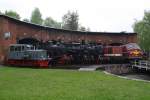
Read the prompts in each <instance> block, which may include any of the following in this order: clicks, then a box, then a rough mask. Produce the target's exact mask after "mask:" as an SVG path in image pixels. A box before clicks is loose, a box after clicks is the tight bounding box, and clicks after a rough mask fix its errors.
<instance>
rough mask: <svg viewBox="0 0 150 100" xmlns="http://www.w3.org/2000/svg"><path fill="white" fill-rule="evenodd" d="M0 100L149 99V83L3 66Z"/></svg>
mask: <svg viewBox="0 0 150 100" xmlns="http://www.w3.org/2000/svg"><path fill="white" fill-rule="evenodd" d="M0 100H150V83H146V82H142V81H133V80H126V79H121V78H118V77H115V76H111V75H106V74H104V73H103V72H101V71H94V72H79V71H75V70H58V69H30V68H11V67H0Z"/></svg>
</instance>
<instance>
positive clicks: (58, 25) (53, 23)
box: [43, 17, 61, 28]
mask: <svg viewBox="0 0 150 100" xmlns="http://www.w3.org/2000/svg"><path fill="white" fill-rule="evenodd" d="M43 24H44V25H45V26H49V27H53V28H61V23H59V22H57V21H55V20H54V19H52V18H51V17H47V18H46V19H45V20H44V23H43Z"/></svg>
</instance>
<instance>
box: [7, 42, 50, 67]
mask: <svg viewBox="0 0 150 100" xmlns="http://www.w3.org/2000/svg"><path fill="white" fill-rule="evenodd" d="M48 62H49V60H48V56H47V52H46V50H40V49H35V48H34V46H32V45H27V44H12V45H10V47H9V52H8V55H7V60H6V64H7V65H11V66H24V67H36V68H48Z"/></svg>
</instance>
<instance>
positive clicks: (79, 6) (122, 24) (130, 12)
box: [0, 0, 150, 32]
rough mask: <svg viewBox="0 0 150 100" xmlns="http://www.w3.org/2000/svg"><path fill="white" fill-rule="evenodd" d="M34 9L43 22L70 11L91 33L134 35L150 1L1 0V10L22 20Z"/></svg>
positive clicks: (148, 7)
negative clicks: (138, 21)
mask: <svg viewBox="0 0 150 100" xmlns="http://www.w3.org/2000/svg"><path fill="white" fill-rule="evenodd" d="M35 7H38V8H39V9H40V11H41V13H42V18H43V19H44V18H46V17H48V16H51V17H52V18H53V19H55V20H57V21H61V20H62V16H63V15H64V14H66V13H67V11H68V10H71V11H78V14H79V22H80V24H82V25H83V26H85V27H89V28H90V29H91V31H107V32H121V31H126V32H133V29H132V25H133V23H134V22H135V20H141V19H142V17H143V15H144V10H150V0H0V11H2V12H4V11H5V10H14V11H16V12H17V13H19V14H20V16H21V18H22V19H23V18H30V16H31V12H32V11H33V9H34V8H35Z"/></svg>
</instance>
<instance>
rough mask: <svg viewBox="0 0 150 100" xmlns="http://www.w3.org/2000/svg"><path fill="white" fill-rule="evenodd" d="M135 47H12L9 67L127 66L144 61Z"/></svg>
mask: <svg viewBox="0 0 150 100" xmlns="http://www.w3.org/2000/svg"><path fill="white" fill-rule="evenodd" d="M142 56H143V52H142V50H141V49H140V47H139V46H138V45H137V44H136V43H129V44H125V45H119V46H104V45H101V44H96V43H89V44H85V43H84V44H83V43H58V42H55V43H54V42H48V43H46V44H43V45H41V47H38V48H37V47H34V46H32V45H28V44H13V45H11V46H10V48H9V52H8V56H7V61H6V64H7V65H13V66H35V67H38V68H48V67H50V66H56V65H74V64H84V65H85V64H107V63H125V62H128V61H131V60H139V59H142Z"/></svg>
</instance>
